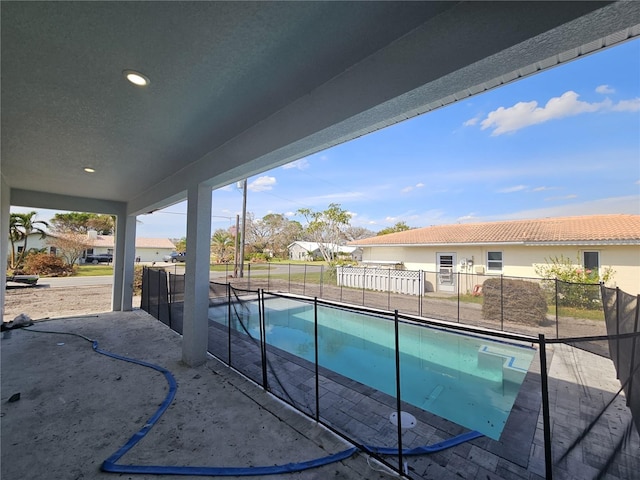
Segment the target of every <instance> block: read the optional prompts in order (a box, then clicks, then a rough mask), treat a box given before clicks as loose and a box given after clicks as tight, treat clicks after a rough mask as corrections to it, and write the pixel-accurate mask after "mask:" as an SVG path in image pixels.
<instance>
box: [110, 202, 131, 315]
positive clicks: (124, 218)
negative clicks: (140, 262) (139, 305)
mask: <svg viewBox="0 0 640 480" xmlns="http://www.w3.org/2000/svg"><path fill="white" fill-rule="evenodd" d="M114 254H115V255H114V258H115V261H114V268H113V275H114V277H113V293H112V300H111V309H112V310H113V311H125V312H129V311H131V310H132V309H133V269H134V261H135V254H136V217H135V215H125V214H124V213H123V214H121V215H118V216H117V218H116V244H115V252H114Z"/></svg>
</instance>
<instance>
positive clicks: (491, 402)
mask: <svg viewBox="0 0 640 480" xmlns="http://www.w3.org/2000/svg"><path fill="white" fill-rule="evenodd" d="M250 305H251V304H250V303H249V304H247V305H245V307H244V308H245V310H244V314H243V315H242V316H243V323H244V325H245V327H246V328H248V330H249V332H250V333H251V335H252V336H254V337H255V338H259V337H260V333H259V321H258V315H257V306H256V305H255V304H253V307H250ZM216 317H217V318H218V319H220V318H221V317H220V316H217V315H216V316H214V318H216ZM235 323H237V322H234V321H232V326H233V327H234V328H236V327H237V329H238V330H239V331H242V329H241V328H240V327H239V325H234V324H235ZM265 330H266V331H265V337H266V338H265V340H266V342H267V344H269V345H272V346H275V347H277V348H280V349H282V350H284V351H287V352H289V353H291V354H294V355H296V356H298V357H300V358H304V359H305V360H308V361H310V362H314V355H315V346H314V306H313V305H312V304H309V303H305V302H299V301H295V300H291V299H285V298H279V297H272V298H268V299H266V300H265ZM394 332H395V327H394V322H393V321H389V319H385V318H381V317H377V316H373V315H368V314H363V313H358V312H354V311H349V310H342V309H339V308H332V307H327V306H318V363H319V365H320V366H322V367H324V368H327V369H329V370H332V371H334V372H336V373H338V374H340V375H343V376H345V377H347V378H350V379H353V380H355V381H357V382H360V383H362V384H364V385H368V386H370V387H372V388H375V389H377V390H379V391H381V392H384V393H386V394H389V395H391V396H394V397H395V395H396V379H395V333H394ZM399 345H400V352H401V354H400V366H401V373H400V378H401V395H402V400H403V401H405V402H407V403H410V404H412V405H414V406H416V407H418V408H421V409H423V410H426V411H428V412H431V413H433V414H435V415H438V416H440V417H443V418H446V419H447V420H450V421H452V422H455V423H457V424H459V425H462V426H464V427H466V428H469V429H471V430H477V431H479V432H481V433H483V434H485V435H487V436H488V437H490V438H493V439H496V440H497V439H499V437H500V434H501V432H502V430H503V428H504V425H505V423H506V420H507V418H508V416H509V413H510V411H511V408H512V407H513V403H514V401H515V397H516V395H517V393H518V390H519V388H520V385H521V384H522V381H523V379H524V376H525V375H526V372H527V370H528V369H529V366H530V364H531V360H532V359H533V356H534V353H535V350H534V349H533V348H531V347H530V346H525V345H517V344H515V343H507V342H501V341H495V340H491V339H489V338H487V337H482V336H473V335H464V334H460V333H455V332H453V331H450V330H445V329H439V328H432V327H425V326H424V325H417V324H414V323H405V322H400V324H399Z"/></svg>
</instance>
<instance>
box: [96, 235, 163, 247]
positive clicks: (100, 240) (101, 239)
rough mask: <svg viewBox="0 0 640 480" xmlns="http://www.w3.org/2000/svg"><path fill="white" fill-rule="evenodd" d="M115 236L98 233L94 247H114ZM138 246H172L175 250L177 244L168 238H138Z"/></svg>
mask: <svg viewBox="0 0 640 480" xmlns="http://www.w3.org/2000/svg"><path fill="white" fill-rule="evenodd" d="M113 245H114V238H113V236H112V235H98V236H97V237H96V238H95V239H94V240H93V246H94V247H98V248H99V247H103V248H104V247H107V248H113ZM136 248H170V249H172V250H175V248H176V246H175V245H174V244H173V242H172V241H171V240H169V239H168V238H142V237H137V238H136Z"/></svg>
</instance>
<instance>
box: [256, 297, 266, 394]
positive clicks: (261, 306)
mask: <svg viewBox="0 0 640 480" xmlns="http://www.w3.org/2000/svg"><path fill="white" fill-rule="evenodd" d="M258 321H259V323H260V355H261V357H262V358H261V363H262V388H264V389H265V390H268V383H267V330H266V328H265V324H264V322H265V320H264V289H262V288H261V289H260V290H258Z"/></svg>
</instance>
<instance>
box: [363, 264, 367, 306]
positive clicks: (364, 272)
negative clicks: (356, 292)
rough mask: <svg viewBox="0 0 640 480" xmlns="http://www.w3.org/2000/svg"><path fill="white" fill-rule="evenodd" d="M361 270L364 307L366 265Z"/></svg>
mask: <svg viewBox="0 0 640 480" xmlns="http://www.w3.org/2000/svg"><path fill="white" fill-rule="evenodd" d="M362 272H363V273H362V306H363V307H364V286H365V284H366V283H367V267H364V269H363V270H362Z"/></svg>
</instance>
